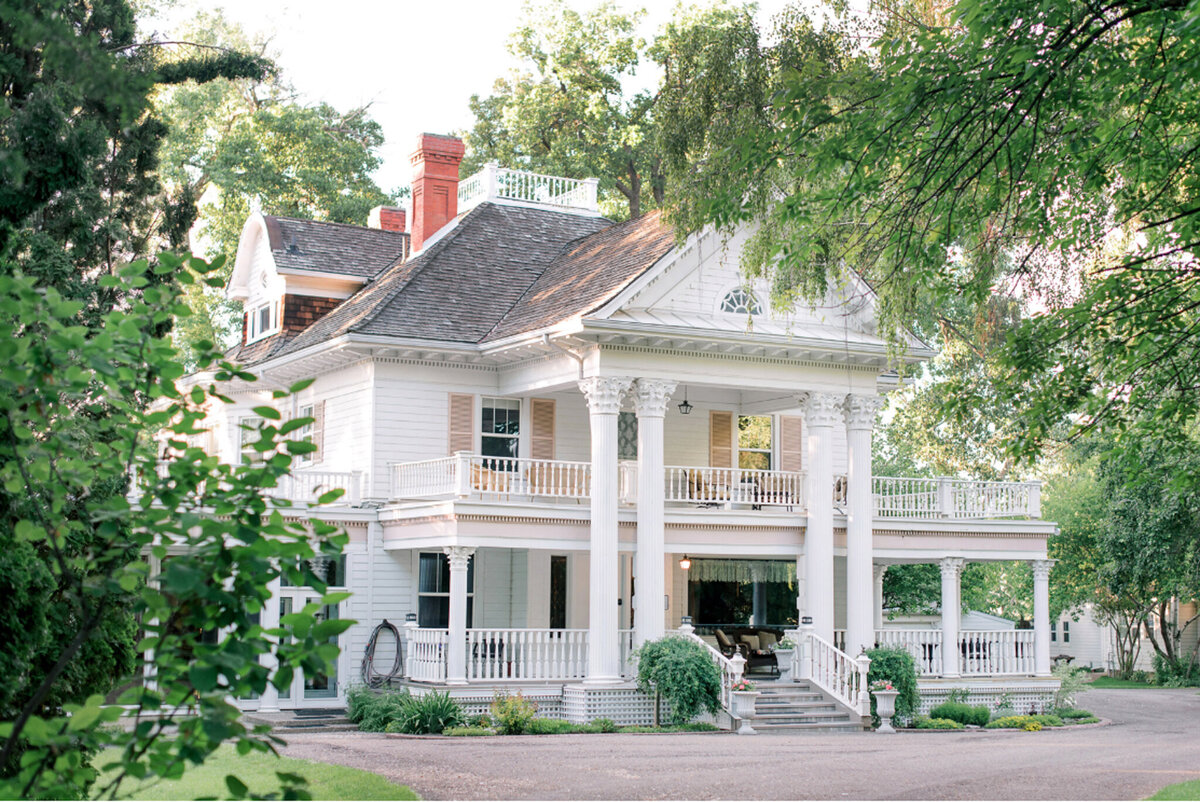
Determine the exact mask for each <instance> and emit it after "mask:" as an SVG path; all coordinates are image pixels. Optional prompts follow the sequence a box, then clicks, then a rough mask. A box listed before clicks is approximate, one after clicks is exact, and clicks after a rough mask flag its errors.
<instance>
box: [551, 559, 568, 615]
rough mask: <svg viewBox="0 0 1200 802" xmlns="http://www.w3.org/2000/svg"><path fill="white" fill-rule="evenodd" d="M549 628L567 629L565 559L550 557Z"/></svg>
mask: <svg viewBox="0 0 1200 802" xmlns="http://www.w3.org/2000/svg"><path fill="white" fill-rule="evenodd" d="M550 628H551V629H566V628H567V557H566V555H565V554H552V555H550Z"/></svg>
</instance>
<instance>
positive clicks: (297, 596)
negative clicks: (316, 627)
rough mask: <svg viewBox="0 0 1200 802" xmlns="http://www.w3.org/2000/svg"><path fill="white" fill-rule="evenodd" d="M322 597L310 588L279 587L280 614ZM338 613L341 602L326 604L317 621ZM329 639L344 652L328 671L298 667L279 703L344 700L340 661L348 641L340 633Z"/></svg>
mask: <svg viewBox="0 0 1200 802" xmlns="http://www.w3.org/2000/svg"><path fill="white" fill-rule="evenodd" d="M320 601H321V597H320V596H319V595H316V593H315V592H314V591H312V590H311V589H307V588H290V587H285V588H281V589H280V595H279V615H280V616H281V617H282V616H285V615H287V614H288V613H291V612H294V611H296V610H299V609H301V608H303V607H304V605H306V604H315V603H320ZM338 616H339V610H338V605H336V604H327V605H325V606H324V607H322V608H321V611H320V612H319V613H318V614H317V620H318V621H324V620H327V619H335V618H337V617H338ZM329 642H330V643H335V644H339V645H341V646H342V648H343V653H342V654H339V655H338V657H337V659H336V660H334V662H333V663H332V664H330V665H329V667H328V668H327V670H326V671H323V672H320V673H318V674H313V675H310V674H307V673H306V672H304V671H297V672H296V675H295V676H294V677H293V678H292V683H291V685H290V686H289V687H287V688H284V689H283V690H281V691H280V692H279V706H280V708H283V709H294V708H301V707H338V706H340V705H341V704H342V703H343V702H344V701H345V696H346V688H345V680H344V678H343V677H342V670H341V669H342V666H341V664H342V663H343V662H344V661H345V657H346V655H345V653H344V649H345V644H344V643H340V638H339V636H336V635H335V636H333V637H331V638H330V639H329Z"/></svg>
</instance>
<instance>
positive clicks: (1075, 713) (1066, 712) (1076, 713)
mask: <svg viewBox="0 0 1200 802" xmlns="http://www.w3.org/2000/svg"><path fill="white" fill-rule="evenodd" d="M1053 712H1054V715H1056V716H1058V717H1059V718H1061V719H1063V720H1064V721H1065V720H1069V719H1077V718H1095V716H1094V715H1092V713H1091V711H1088V710H1080V709H1078V708H1075V707H1056V708H1055V709H1054V711H1053Z"/></svg>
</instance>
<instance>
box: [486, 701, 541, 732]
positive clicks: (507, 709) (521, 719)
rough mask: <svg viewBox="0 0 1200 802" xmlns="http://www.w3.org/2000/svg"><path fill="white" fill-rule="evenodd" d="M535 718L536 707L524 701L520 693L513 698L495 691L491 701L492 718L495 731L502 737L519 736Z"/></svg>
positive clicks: (532, 703)
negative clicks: (494, 722)
mask: <svg viewBox="0 0 1200 802" xmlns="http://www.w3.org/2000/svg"><path fill="white" fill-rule="evenodd" d="M536 717H537V705H536V704H535V703H534V702H531V701H530V700H528V699H526V698H525V697H524V696H522V695H521V694H520V693H518V694H516V695H515V696H513V695H510V694H508V693H506V692H503V691H496V695H495V697H493V699H492V718H494V719H495V720H496V729H497V730H498V731H499V732H500V734H502V735H520V734H521V733H523V732H526V730H527V729H528V727H529V724H530V722H532V721H533V720H534V718H536Z"/></svg>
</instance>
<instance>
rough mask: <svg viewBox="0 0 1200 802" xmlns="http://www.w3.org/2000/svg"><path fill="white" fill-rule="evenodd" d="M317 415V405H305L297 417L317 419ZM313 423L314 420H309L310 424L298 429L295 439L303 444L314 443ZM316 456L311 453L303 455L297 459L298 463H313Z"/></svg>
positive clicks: (314, 453)
mask: <svg viewBox="0 0 1200 802" xmlns="http://www.w3.org/2000/svg"><path fill="white" fill-rule="evenodd" d="M316 413H317V408H316V406H315V405H313V404H305V405H304V406H302V407H300V411H299V414H298V415H297V417H300V418H310V419H315V418H316ZM313 423H314V421H313V420H309V422H308V423H306V424H304V425H303V426H301V427H300V428H299V429H297V430H296V435H295V439H296V440H298V441H300V442H301V443H311V442H312V441H313ZM315 456H316V452H315V451H310V452H309V453H307V454H301V455H300V456H299V457H298V458H297V461H298V462H300V463H301V464H307V463H310V462H312V461H313V459H314V457H315Z"/></svg>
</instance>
